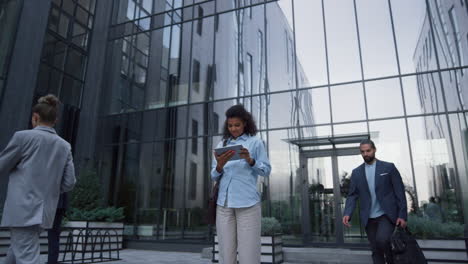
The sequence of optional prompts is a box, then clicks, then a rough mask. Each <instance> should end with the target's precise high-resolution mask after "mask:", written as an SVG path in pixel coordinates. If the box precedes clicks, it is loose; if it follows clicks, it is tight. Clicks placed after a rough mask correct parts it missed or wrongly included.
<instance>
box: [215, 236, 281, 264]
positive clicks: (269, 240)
mask: <svg viewBox="0 0 468 264" xmlns="http://www.w3.org/2000/svg"><path fill="white" fill-rule="evenodd" d="M261 241H262V249H261V263H274V264H276V263H283V261H284V260H283V240H282V237H281V234H276V235H274V236H262V237H261ZM212 254H213V257H212V262H215V263H217V262H219V248H218V236H216V235H215V236H214V240H213V250H212Z"/></svg>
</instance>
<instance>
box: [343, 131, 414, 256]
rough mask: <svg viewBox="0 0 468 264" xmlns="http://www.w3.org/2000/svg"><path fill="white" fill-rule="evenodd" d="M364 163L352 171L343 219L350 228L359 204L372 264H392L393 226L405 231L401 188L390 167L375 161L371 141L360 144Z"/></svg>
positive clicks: (398, 179) (403, 202) (405, 206)
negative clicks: (391, 243)
mask: <svg viewBox="0 0 468 264" xmlns="http://www.w3.org/2000/svg"><path fill="white" fill-rule="evenodd" d="M359 148H360V151H361V155H362V157H363V159H364V163H363V164H362V165H360V166H359V167H357V168H355V169H354V170H353V173H352V174H351V184H350V187H349V193H348V198H347V199H346V205H345V210H344V214H343V215H344V216H343V224H344V225H345V226H347V227H349V226H351V225H350V220H351V216H352V215H353V212H354V209H355V208H356V203H357V200H358V199H359V200H360V218H361V224H362V225H363V226H364V227H365V229H366V233H367V237H368V240H369V243H370V246H371V250H372V259H373V261H374V263H375V264H385V263H388V264H392V263H393V259H392V251H391V246H390V238H391V236H392V233H393V230H394V229H395V225H397V226H401V227H406V219H407V214H408V212H407V205H406V196H405V186H404V185H403V181H402V179H401V175H400V173H399V172H398V169H397V168H396V167H395V165H394V164H393V163H389V162H385V161H380V160H377V159H376V158H375V152H376V151H377V149H376V147H375V144H374V142H373V141H372V140H370V139H367V140H364V141H362V142H361V144H360V147H359Z"/></svg>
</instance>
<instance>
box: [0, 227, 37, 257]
mask: <svg viewBox="0 0 468 264" xmlns="http://www.w3.org/2000/svg"><path fill="white" fill-rule="evenodd" d="M10 232H11V237H10V248H9V249H8V253H7V257H6V259H5V264H39V255H40V251H41V250H40V243H39V235H40V234H41V232H42V229H41V228H40V226H39V225H34V226H26V227H12V228H10Z"/></svg>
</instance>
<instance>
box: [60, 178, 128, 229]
mask: <svg viewBox="0 0 468 264" xmlns="http://www.w3.org/2000/svg"><path fill="white" fill-rule="evenodd" d="M103 200H104V199H103V197H102V193H101V189H100V182H99V177H98V176H97V174H96V172H95V170H93V169H88V170H86V171H84V172H83V173H81V174H80V177H78V180H77V183H76V185H75V188H74V189H73V191H72V192H71V197H70V208H69V209H68V210H67V217H66V221H105V222H116V221H120V220H122V219H124V218H125V215H124V208H123V207H119V208H116V207H102V205H103V204H104V202H103Z"/></svg>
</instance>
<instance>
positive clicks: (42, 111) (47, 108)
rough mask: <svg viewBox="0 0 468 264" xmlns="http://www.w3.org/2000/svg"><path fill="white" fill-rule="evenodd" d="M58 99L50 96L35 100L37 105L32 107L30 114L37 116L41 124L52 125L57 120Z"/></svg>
mask: <svg viewBox="0 0 468 264" xmlns="http://www.w3.org/2000/svg"><path fill="white" fill-rule="evenodd" d="M59 105H60V101H59V99H58V98H57V97H56V96H55V95H52V94H48V95H46V96H43V97H41V98H39V100H37V104H36V105H35V106H34V107H33V109H32V112H33V113H36V114H38V115H39V117H40V118H41V122H44V123H48V124H54V123H55V121H56V120H57V113H58V107H59Z"/></svg>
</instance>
